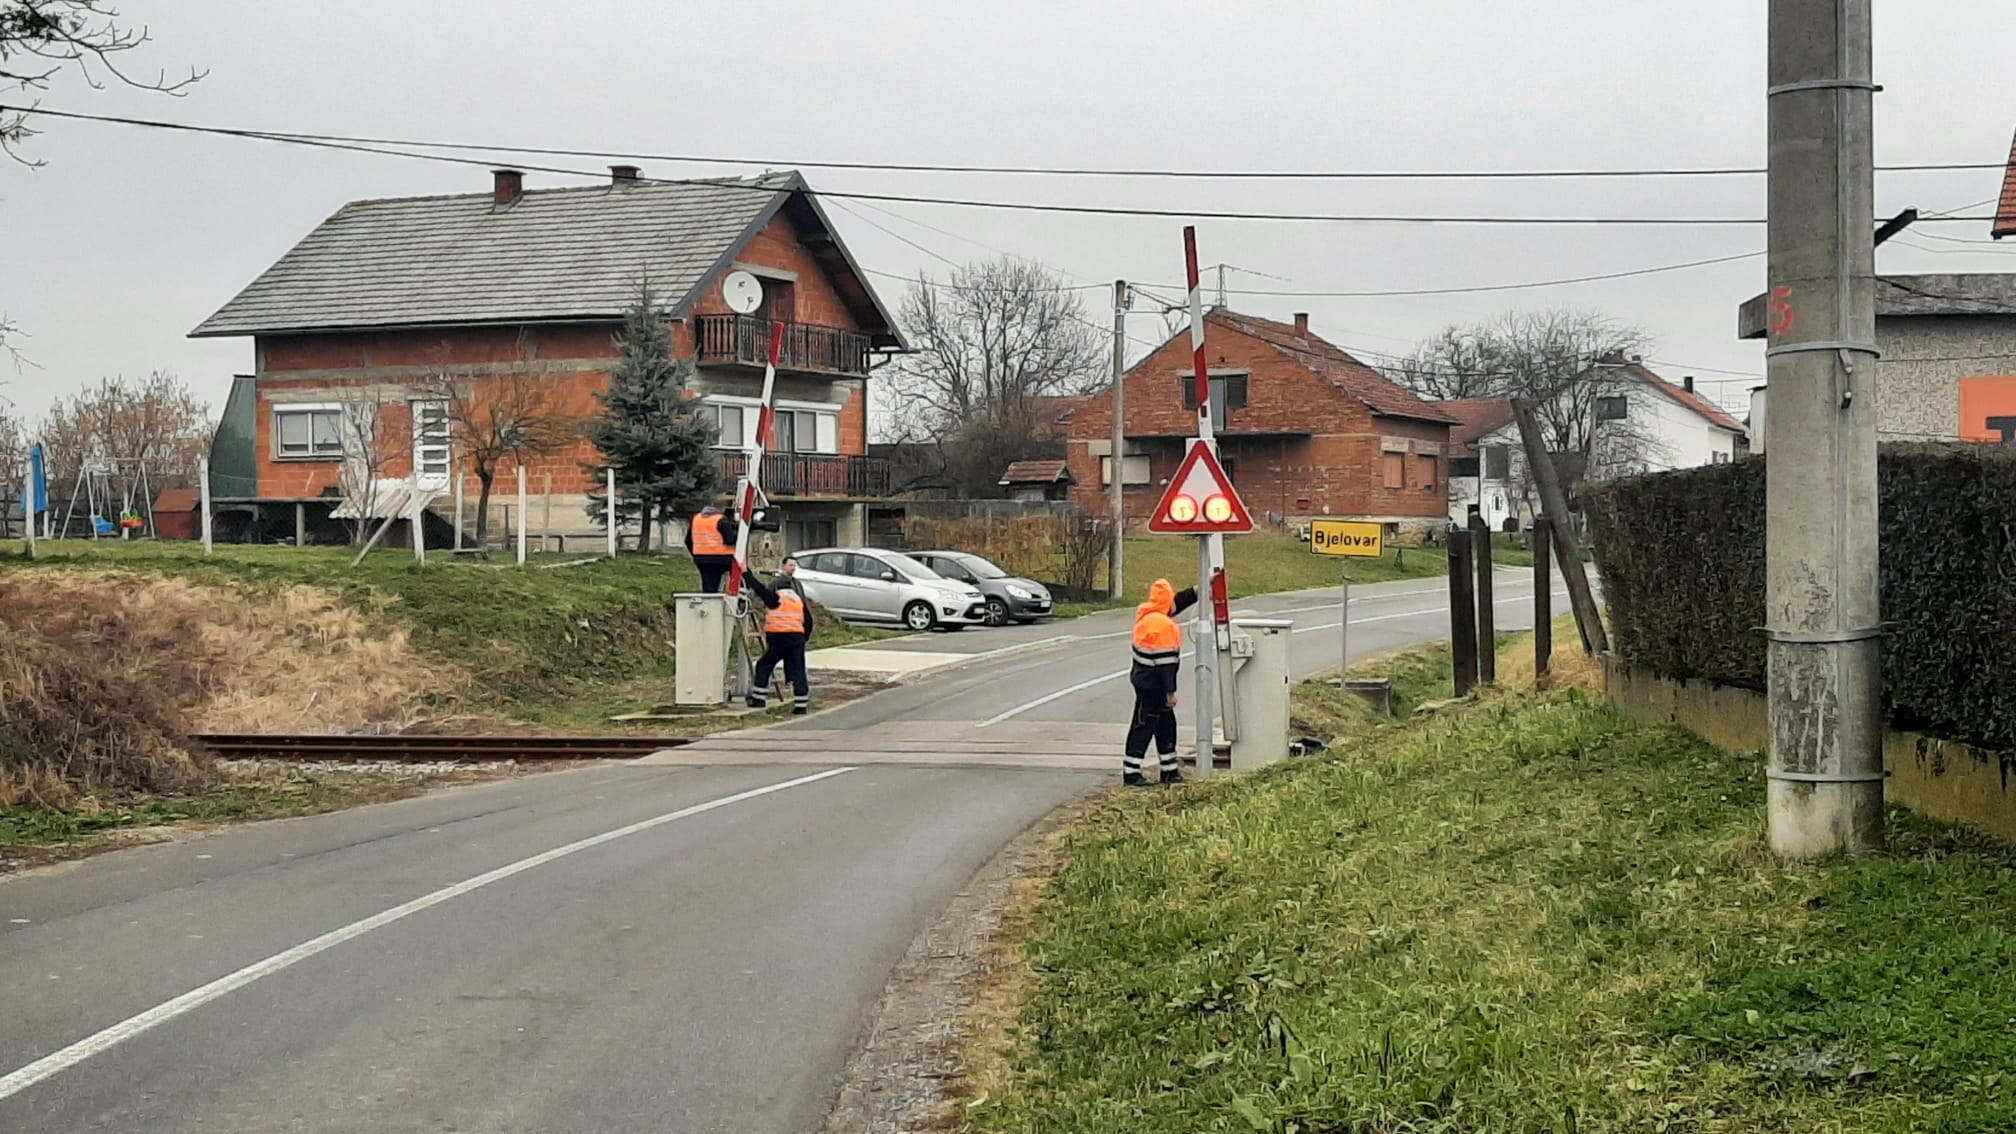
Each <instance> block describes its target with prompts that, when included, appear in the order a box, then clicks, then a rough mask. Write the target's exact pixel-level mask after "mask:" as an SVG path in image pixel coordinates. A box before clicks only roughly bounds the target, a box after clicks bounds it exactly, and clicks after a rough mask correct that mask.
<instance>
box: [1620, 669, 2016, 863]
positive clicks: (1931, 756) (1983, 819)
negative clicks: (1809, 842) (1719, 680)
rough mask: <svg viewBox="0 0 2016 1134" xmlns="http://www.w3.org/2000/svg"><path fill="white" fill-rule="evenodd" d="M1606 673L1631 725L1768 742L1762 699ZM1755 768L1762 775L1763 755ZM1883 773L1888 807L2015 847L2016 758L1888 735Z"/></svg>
mask: <svg viewBox="0 0 2016 1134" xmlns="http://www.w3.org/2000/svg"><path fill="white" fill-rule="evenodd" d="M1607 670H1608V673H1607V676H1608V686H1609V696H1610V703H1611V704H1613V705H1616V706H1617V707H1618V708H1620V709H1622V710H1623V711H1624V712H1625V714H1626V715H1628V716H1630V717H1631V718H1632V719H1633V720H1636V721H1639V722H1641V723H1644V724H1654V725H1666V724H1671V725H1678V726H1680V727H1681V728H1684V729H1686V730H1687V731H1689V732H1692V733H1694V734H1695V735H1697V736H1699V737H1701V738H1702V739H1704V740H1707V741H1708V742H1710V743H1712V744H1716V745H1719V746H1720V747H1723V748H1727V749H1731V750H1734V751H1746V750H1756V751H1759V752H1760V753H1761V751H1762V750H1763V749H1764V748H1765V747H1766V746H1767V745H1768V744H1769V742H1770V735H1771V728H1770V718H1769V716H1768V715H1767V714H1766V711H1765V699H1764V695H1763V694H1762V693H1759V692H1757V691H1755V690H1752V689H1736V688H1732V687H1729V686H1724V685H1711V684H1709V683H1706V682H1700V681H1674V680H1671V679H1669V678H1664V677H1659V676H1657V675H1655V674H1652V673H1649V672H1646V671H1644V670H1637V669H1631V668H1629V667H1626V666H1623V665H1621V664H1619V663H1617V662H1614V661H1612V662H1610V663H1609V664H1608V666H1607ZM1759 764H1760V770H1761V764H1762V756H1761V755H1760V756H1759ZM1883 768H1884V770H1885V771H1886V772H1888V773H1889V779H1888V780H1887V781H1886V782H1885V783H1884V785H1883V791H1884V795H1885V796H1886V797H1887V798H1888V799H1889V801H1890V802H1892V803H1898V804H1902V805H1903V806H1905V807H1908V808H1910V809H1911V810H1913V811H1916V812H1918V813H1919V814H1921V815H1926V816H1930V817H1931V818H1934V819H1944V820H1947V821H1949V822H1955V823H1963V824H1966V825H1967V826H1969V827H1972V828H1974V829H1975V830H1978V831H1982V832H1984V833H1986V834H1989V835H1993V836H1995V837H1996V838H1999V839H2003V840H2006V841H2009V842H2016V787H2012V785H2011V783H2010V777H2011V773H2012V772H2016V754H2010V753H1999V752H1989V751H1985V750H1983V749H1979V748H1975V747H1974V746H1972V745H1969V744H1961V743H1959V742H1957V741H1950V740H1939V739H1937V738H1935V737H1929V736H1922V735H1920V734H1917V733H1910V732H1898V731H1895V730H1891V731H1886V732H1885V733H1884V736H1883Z"/></svg>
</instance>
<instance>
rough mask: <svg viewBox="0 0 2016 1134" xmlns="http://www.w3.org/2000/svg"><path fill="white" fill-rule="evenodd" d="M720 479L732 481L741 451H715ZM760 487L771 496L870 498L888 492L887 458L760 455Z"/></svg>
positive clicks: (739, 467) (743, 463)
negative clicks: (762, 456) (761, 461)
mask: <svg viewBox="0 0 2016 1134" xmlns="http://www.w3.org/2000/svg"><path fill="white" fill-rule="evenodd" d="M715 455H716V456H717V457H719V458H720V461H721V476H722V479H724V480H726V481H728V482H729V483H730V484H733V483H734V482H735V481H736V480H737V479H739V478H740V477H741V476H742V473H743V470H744V469H746V468H747V467H748V462H747V459H746V458H745V457H744V456H743V455H742V454H741V453H731V452H720V453H716V454H715ZM763 491H764V493H765V494H767V495H768V496H770V497H772V498H773V499H778V500H784V499H791V498H799V499H805V498H811V499H817V498H819V497H829V498H833V499H854V500H874V499H881V498H883V497H886V496H888V495H889V462H888V460H887V459H886V458H883V457H815V456H810V455H807V454H804V453H771V454H769V455H768V456H766V457H764V458H763Z"/></svg>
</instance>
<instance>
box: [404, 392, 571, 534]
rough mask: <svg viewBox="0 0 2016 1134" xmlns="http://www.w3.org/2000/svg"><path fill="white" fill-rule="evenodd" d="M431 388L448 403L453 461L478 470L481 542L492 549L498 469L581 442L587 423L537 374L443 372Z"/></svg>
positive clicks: (522, 463) (477, 511)
mask: <svg viewBox="0 0 2016 1134" xmlns="http://www.w3.org/2000/svg"><path fill="white" fill-rule="evenodd" d="M427 391H428V396H430V397H434V398H438V399H440V400H441V401H442V402H443V403H445V404H446V406H447V409H448V427H449V432H450V435H451V439H450V444H451V446H452V447H453V452H454V464H456V465H460V464H462V463H466V464H467V465H468V467H469V470H470V471H471V472H474V473H475V474H476V482H477V485H478V494H477V501H476V546H477V547H479V548H482V547H487V546H489V545H488V543H487V542H486V541H487V540H488V539H489V536H490V497H491V493H492V490H493V489H494V488H495V487H496V482H497V473H498V471H499V470H500V469H503V468H505V467H507V463H508V464H509V465H524V464H525V463H526V462H527V461H529V460H531V459H532V458H533V457H542V456H549V455H551V454H554V453H558V452H561V451H562V450H564V449H566V448H567V447H568V446H570V445H573V444H575V443H576V442H579V441H580V440H582V438H583V436H584V434H583V429H584V427H585V425H586V421H585V419H584V418H583V417H581V416H580V415H579V414H576V413H574V412H573V411H572V410H570V409H569V408H568V407H567V404H566V401H565V399H564V398H563V396H562V392H561V390H560V388H559V386H558V385H556V384H555V382H553V381H552V380H550V379H546V378H542V377H541V376H539V375H536V374H524V373H518V372H512V373H508V374H497V375H480V376H479V375H473V374H468V373H461V372H456V371H452V370H451V371H443V372H442V373H440V374H439V375H437V376H436V377H435V378H434V380H433V381H432V382H430V383H429V384H428V386H427Z"/></svg>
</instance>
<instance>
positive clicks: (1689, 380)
mask: <svg viewBox="0 0 2016 1134" xmlns="http://www.w3.org/2000/svg"><path fill="white" fill-rule="evenodd" d="M1680 388H1681V389H1683V390H1685V391H1687V392H1688V393H1690V394H1691V393H1693V392H1694V376H1693V375H1692V374H1689V375H1688V376H1687V377H1685V378H1682V379H1680Z"/></svg>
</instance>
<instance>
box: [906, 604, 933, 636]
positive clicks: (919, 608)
mask: <svg viewBox="0 0 2016 1134" xmlns="http://www.w3.org/2000/svg"><path fill="white" fill-rule="evenodd" d="M937 621H938V616H937V614H935V613H933V612H932V610H931V604H930V603H928V602H913V603H911V604H910V605H909V606H906V607H904V608H903V625H905V626H907V627H909V628H910V629H912V630H918V631H923V630H929V629H931V627H932V626H933V625H935V624H936V623H937Z"/></svg>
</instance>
